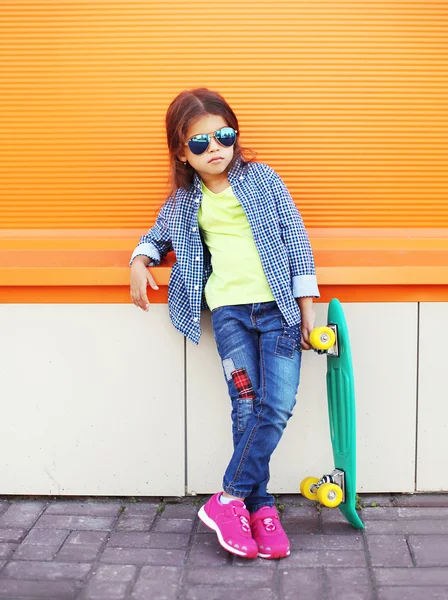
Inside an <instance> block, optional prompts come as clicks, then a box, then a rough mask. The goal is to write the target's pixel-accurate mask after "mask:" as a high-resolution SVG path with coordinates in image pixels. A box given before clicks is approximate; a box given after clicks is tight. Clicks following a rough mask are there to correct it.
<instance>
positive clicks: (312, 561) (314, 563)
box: [287, 550, 367, 568]
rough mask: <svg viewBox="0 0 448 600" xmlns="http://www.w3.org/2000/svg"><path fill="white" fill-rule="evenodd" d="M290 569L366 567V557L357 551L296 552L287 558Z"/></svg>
mask: <svg viewBox="0 0 448 600" xmlns="http://www.w3.org/2000/svg"><path fill="white" fill-rule="evenodd" d="M287 561H288V566H291V567H293V566H294V567H341V568H344V567H345V568H347V567H366V566H367V563H366V557H365V554H364V552H363V551H359V550H298V551H295V552H291V554H290V556H288V558H287Z"/></svg>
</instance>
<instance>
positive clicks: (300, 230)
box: [130, 88, 319, 558]
mask: <svg viewBox="0 0 448 600" xmlns="http://www.w3.org/2000/svg"><path fill="white" fill-rule="evenodd" d="M238 130H239V127H238V121H237V118H236V116H235V114H234V112H233V111H232V109H231V108H230V106H229V105H228V104H227V102H226V101H225V100H224V98H223V97H222V96H221V95H220V94H218V93H216V92H213V91H210V90H208V89H205V88H199V89H193V90H189V91H184V92H182V93H181V94H179V95H178V96H177V97H176V98H175V99H174V100H173V102H172V103H171V105H170V106H169V108H168V112H167V115H166V131H167V139H168V148H169V155H170V162H171V175H172V192H171V194H170V196H169V197H168V199H167V200H166V202H165V204H164V205H163V207H162V208H161V210H160V213H159V215H158V217H157V221H156V223H155V225H154V227H152V228H151V229H150V230H149V232H148V233H147V234H146V235H144V236H143V237H142V238H141V240H140V243H139V244H138V246H137V247H136V249H135V250H134V252H133V254H132V258H131V263H130V264H131V297H132V300H133V302H134V304H135V305H136V306H139V307H140V308H142V309H143V310H148V307H149V303H148V298H147V294H146V290H147V284H148V283H149V285H150V286H151V287H152V288H153V289H158V287H157V285H156V283H155V281H154V279H153V277H152V275H151V273H150V272H149V271H148V269H147V267H148V266H153V265H158V264H160V261H161V259H162V257H163V256H165V255H166V254H167V253H168V252H170V251H171V250H174V252H175V254H176V259H177V261H176V263H175V264H174V266H173V268H172V272H171V277H170V281H169V286H168V306H169V312H170V317H171V320H172V323H173V325H174V326H175V327H176V328H177V329H178V330H179V331H180V332H181V333H182V334H183V335H185V336H187V337H188V338H189V339H190V340H192V341H193V342H194V343H196V344H197V343H198V341H199V338H200V335H201V329H200V316H201V308H207V307H208V308H209V309H210V310H211V311H212V325H213V332H214V336H215V340H216V344H217V348H218V352H219V355H220V357H221V360H222V367H223V372H224V376H225V380H226V382H227V385H228V390H229V395H230V398H231V401H232V433H233V446H234V451H233V455H232V457H231V459H230V462H229V465H228V467H227V470H226V472H225V474H224V478H223V491H222V492H218V493H217V494H215V495H214V496H212V497H211V498H210V500H209V501H208V502H207V503H206V504H205V505H204V506H203V507H202V508H201V509H200V510H199V515H198V516H199V518H200V519H201V521H203V522H204V523H205V524H206V525H207V526H208V527H210V528H211V529H213V530H214V531H215V532H216V533H217V536H218V539H219V543H220V544H221V546H223V547H224V548H225V549H226V550H228V551H229V552H231V553H233V554H237V555H239V556H242V557H245V558H255V557H257V556H261V557H263V558H281V557H284V556H288V555H289V553H290V550H289V541H288V538H287V536H286V533H285V532H284V530H283V528H282V525H281V523H280V521H279V518H278V514H277V510H276V508H275V506H274V497H273V496H272V495H271V494H269V493H268V491H267V484H268V481H269V477H270V475H269V461H270V458H271V455H272V453H273V451H274V450H275V448H276V447H277V444H278V443H279V441H280V438H281V436H282V433H283V430H284V428H285V426H286V423H287V421H288V419H289V418H290V416H291V414H292V410H293V407H294V405H295V402H296V393H297V389H298V385H299V376H300V364H301V356H302V354H301V350H302V348H303V349H306V350H308V349H310V345H309V334H310V331H311V330H312V329H313V327H314V311H313V308H312V303H313V297H319V291H318V287H317V282H316V275H315V269H314V259H313V253H312V250H311V247H310V243H309V240H308V236H307V233H306V231H305V228H304V225H303V222H302V218H301V216H300V214H299V212H298V210H297V208H296V206H295V204H294V202H293V200H292V198H291V196H290V194H289V192H288V190H287V188H286V186H285V184H284V183H283V181H282V180H281V179H280V177H279V176H278V175H277V173H275V171H273V170H272V169H271V168H270V167H269V166H267V165H266V164H262V163H257V162H255V161H253V160H252V159H250V158H248V157H247V151H245V150H244V149H243V148H241V146H240V144H239V138H238Z"/></svg>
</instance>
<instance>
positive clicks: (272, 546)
mask: <svg viewBox="0 0 448 600" xmlns="http://www.w3.org/2000/svg"><path fill="white" fill-rule="evenodd" d="M250 527H251V529H252V535H253V538H254V540H255V542H256V543H257V546H258V556H260V557H261V558H284V557H285V556H289V554H290V549H289V540H288V536H287V535H286V533H285V530H284V529H283V527H282V524H281V523H280V519H279V517H278V512H277V509H276V508H275V506H263V508H260V509H259V510H257V512H254V513H252V514H251V516H250Z"/></svg>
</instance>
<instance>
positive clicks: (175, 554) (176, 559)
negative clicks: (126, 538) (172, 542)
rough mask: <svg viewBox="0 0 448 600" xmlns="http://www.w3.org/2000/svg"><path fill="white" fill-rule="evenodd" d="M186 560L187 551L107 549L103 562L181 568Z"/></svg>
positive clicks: (103, 555)
mask: <svg viewBox="0 0 448 600" xmlns="http://www.w3.org/2000/svg"><path fill="white" fill-rule="evenodd" d="M184 559H185V550H154V549H150V548H148V549H147V548H106V549H105V550H104V552H103V553H102V555H101V558H100V560H101V562H106V563H111V564H118V565H140V566H142V565H155V566H169V567H180V566H182V565H183V563H184Z"/></svg>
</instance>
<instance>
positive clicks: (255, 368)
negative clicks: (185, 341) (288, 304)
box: [212, 302, 302, 512]
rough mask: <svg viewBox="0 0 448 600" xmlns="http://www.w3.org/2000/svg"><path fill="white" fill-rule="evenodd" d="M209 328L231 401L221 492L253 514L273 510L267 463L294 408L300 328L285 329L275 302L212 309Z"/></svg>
mask: <svg viewBox="0 0 448 600" xmlns="http://www.w3.org/2000/svg"><path fill="white" fill-rule="evenodd" d="M212 325H213V332H214V336H215V340H216V345H217V348H218V352H219V355H220V357H221V360H222V366H223V370H224V376H225V379H226V382H227V385H228V388H229V395H230V398H231V401H232V433H233V448H234V451H233V455H232V458H231V460H230V463H229V465H228V467H227V470H226V472H225V474H224V479H223V489H224V491H225V492H227V493H228V494H231V495H232V496H239V497H242V498H245V503H246V506H247V508H248V510H249V511H250V512H255V511H256V510H258V509H259V508H261V507H262V506H273V505H274V497H273V496H272V495H271V494H269V493H268V491H267V484H268V481H269V477H270V474H269V461H270V459H271V455H272V453H273V452H274V450H275V448H276V447H277V444H278V443H279V441H280V438H281V437H282V434H283V430H284V428H285V427H286V423H287V421H288V419H289V418H290V417H291V415H292V410H293V408H294V405H295V403H296V394H297V388H298V386H299V380H300V364H301V358H302V351H301V333H300V325H294V326H293V327H290V326H289V325H288V324H287V323H286V321H285V319H284V317H283V315H282V313H281V312H280V310H279V308H278V306H277V304H276V302H261V303H257V304H239V305H235V306H221V307H218V308H216V309H214V310H213V311H212Z"/></svg>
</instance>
